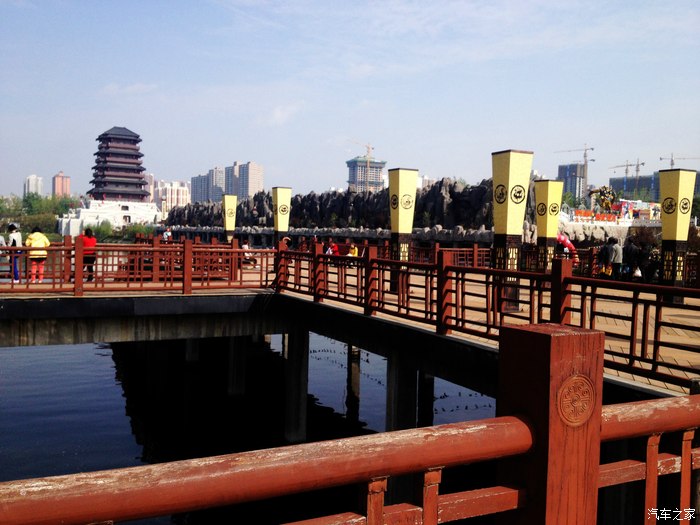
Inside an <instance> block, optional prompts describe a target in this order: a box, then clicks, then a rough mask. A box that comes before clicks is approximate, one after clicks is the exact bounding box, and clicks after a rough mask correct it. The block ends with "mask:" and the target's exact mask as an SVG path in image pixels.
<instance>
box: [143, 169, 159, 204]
mask: <svg viewBox="0 0 700 525" xmlns="http://www.w3.org/2000/svg"><path fill="white" fill-rule="evenodd" d="M143 180H145V181H146V185H145V186H144V187H143V189H144V190H146V191H147V192H148V199H147V202H157V200H156V198H155V194H156V176H155V175H154V174H153V173H144V174H143Z"/></svg>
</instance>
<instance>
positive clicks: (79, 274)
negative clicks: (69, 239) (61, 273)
mask: <svg viewBox="0 0 700 525" xmlns="http://www.w3.org/2000/svg"><path fill="white" fill-rule="evenodd" d="M84 253H85V251H84V249H83V239H82V237H78V238H77V239H76V241H75V273H74V274H73V294H74V295H75V297H82V296H83V283H84V280H83V254H84ZM67 266H68V270H70V250H68V261H67ZM68 279H69V280H70V274H69V276H68Z"/></svg>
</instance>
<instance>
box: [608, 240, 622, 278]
mask: <svg viewBox="0 0 700 525" xmlns="http://www.w3.org/2000/svg"><path fill="white" fill-rule="evenodd" d="M611 240H612V258H611V260H610V262H611V264H612V277H613V279H615V280H616V281H619V280H620V277H621V276H622V275H621V271H622V246H620V243H619V241H618V240H617V238H616V237H611Z"/></svg>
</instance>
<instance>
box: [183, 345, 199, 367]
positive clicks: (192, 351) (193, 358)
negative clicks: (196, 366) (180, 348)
mask: <svg viewBox="0 0 700 525" xmlns="http://www.w3.org/2000/svg"><path fill="white" fill-rule="evenodd" d="M198 361H199V340H198V339H187V340H186V341H185V362H187V363H197V362H198Z"/></svg>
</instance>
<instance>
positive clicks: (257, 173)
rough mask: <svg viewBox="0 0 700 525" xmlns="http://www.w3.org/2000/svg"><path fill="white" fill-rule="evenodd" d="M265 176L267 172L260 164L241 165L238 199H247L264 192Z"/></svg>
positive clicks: (248, 163)
mask: <svg viewBox="0 0 700 525" xmlns="http://www.w3.org/2000/svg"><path fill="white" fill-rule="evenodd" d="M264 176H265V170H264V169H263V167H262V166H261V165H260V164H257V163H255V162H252V161H250V162H246V163H245V164H241V165H240V172H239V177H238V198H239V199H247V198H249V197H253V195H255V194H256V193H258V192H260V191H263V178H264Z"/></svg>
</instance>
